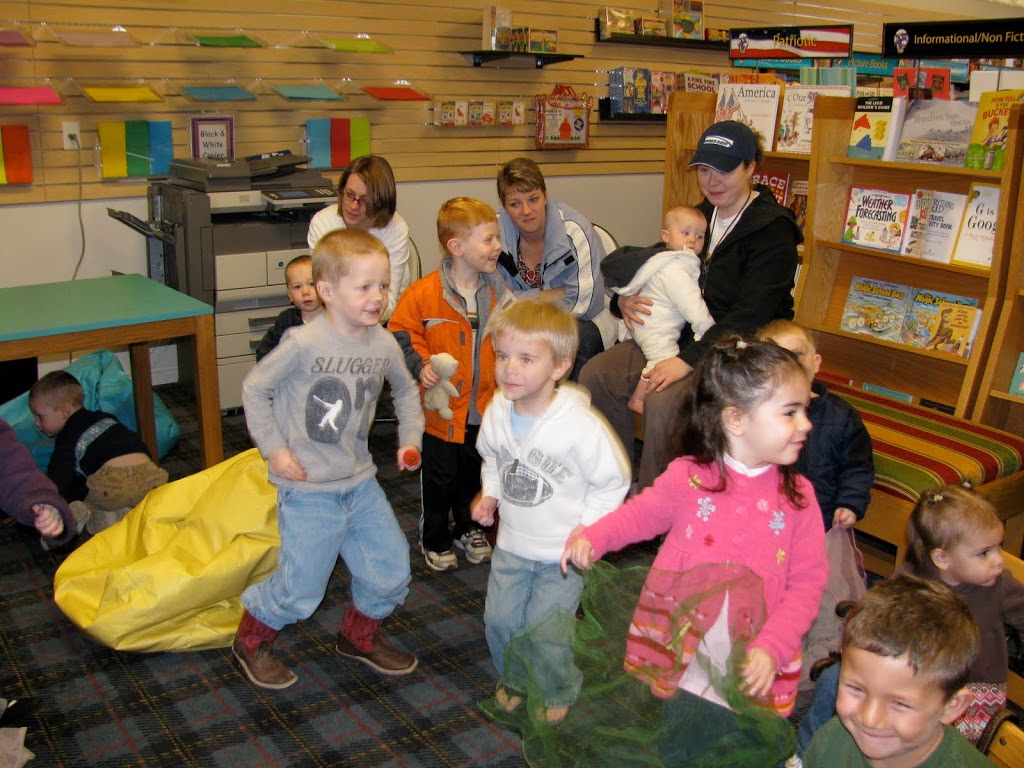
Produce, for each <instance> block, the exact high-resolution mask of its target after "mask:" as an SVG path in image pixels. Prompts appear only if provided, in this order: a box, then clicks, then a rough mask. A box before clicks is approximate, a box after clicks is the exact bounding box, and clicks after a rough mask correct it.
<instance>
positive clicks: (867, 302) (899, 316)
mask: <svg viewBox="0 0 1024 768" xmlns="http://www.w3.org/2000/svg"><path fill="white" fill-rule="evenodd" d="M913 292H914V289H913V288H911V287H910V286H909V285H901V284H899V283H889V282H886V281H884V280H874V279H872V278H868V277H854V278H853V279H852V280H850V290H849V292H848V293H847V294H846V305H845V306H844V307H843V318H842V320H841V321H840V323H839V330H841V331H847V332H849V333H863V334H866V335H868V336H873V337H874V338H876V339H884V340H886V341H896V342H898V341H899V340H900V330H901V329H902V327H903V318H904V317H905V316H906V314H907V308H908V307H909V305H910V300H911V296H912V295H913Z"/></svg>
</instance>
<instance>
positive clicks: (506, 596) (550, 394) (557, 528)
mask: <svg viewBox="0 0 1024 768" xmlns="http://www.w3.org/2000/svg"><path fill="white" fill-rule="evenodd" d="M486 332H487V333H488V334H489V335H490V336H491V337H492V338H493V340H494V350H495V378H496V380H497V385H498V388H499V391H498V392H497V393H496V394H495V395H494V399H493V400H492V401H491V404H490V406H489V407H488V409H487V412H486V413H485V414H484V418H483V423H482V424H481V426H480V434H479V437H478V438H477V450H478V451H479V453H480V456H481V458H482V459H483V469H482V472H481V476H482V477H481V484H482V489H481V496H480V498H479V499H478V500H477V501H476V502H475V503H474V505H473V509H472V515H473V519H474V520H475V521H476V522H477V523H479V524H481V525H485V526H489V525H492V524H493V523H494V517H495V514H494V513H495V511H496V510H497V508H498V503H499V500H500V503H501V519H500V522H499V524H498V539H497V546H496V547H495V549H494V554H493V557H492V559H491V574H490V578H489V580H488V582H487V601H486V606H485V608H484V626H485V629H486V635H487V645H488V647H489V648H490V650H491V658H492V659H493V660H494V665H495V667H497V669H498V674H499V676H500V680H499V682H498V687H497V690H496V692H495V699H496V701H497V703H498V705H499V706H500V707H501V708H502V709H504V710H506V711H509V712H510V711H512V710H514V709H516V708H517V707H518V706H519V705H520V704H522V702H523V697H524V696H525V695H526V693H527V682H528V678H531V679H533V680H538V681H539V682H540V683H541V686H542V688H543V698H544V701H543V707H542V708H541V709H542V713H541V717H542V718H544V719H546V720H547V721H548V722H558V721H560V720H562V719H563V718H564V717H565V716H566V714H568V711H569V706H570V705H571V704H572V703H573V702H574V701H575V700H576V696H577V694H578V693H579V689H580V683H581V681H582V674H581V673H580V671H579V670H578V669H577V668H576V667H575V666H574V665H573V663H572V648H571V634H570V633H569V632H566V633H564V635H562V637H561V640H559V641H556V642H550V643H544V644H542V645H541V644H537V645H534V646H533V647H532V654H531V657H530V658H528V659H523V658H521V656H520V655H519V654H508V655H506V649H507V647H508V644H509V641H510V640H511V639H512V636H513V635H514V634H516V633H517V632H519V631H521V630H524V629H527V628H530V627H534V626H536V625H538V624H539V623H541V622H542V621H554V622H559V621H564V625H565V627H566V628H567V629H568V628H569V627H570V626H571V624H572V621H571V620H572V619H573V617H574V615H575V613H576V609H577V608H578V607H579V601H580V594H581V592H582V591H583V578H582V577H581V576H580V574H579V573H578V572H577V571H575V570H570V571H569V573H568V574H563V573H562V571H561V569H560V566H559V560H560V558H561V553H562V549H563V548H564V546H565V542H566V540H567V539H568V538H569V536H570V535H571V534H572V533H573V532H574V531H575V530H576V529H577V528H579V527H580V526H583V525H589V524H591V523H593V522H595V521H596V520H598V519H600V518H601V517H603V516H604V515H606V514H607V513H609V512H611V511H612V510H614V509H615V508H616V507H618V505H619V504H620V503H621V502H622V500H623V498H625V495H626V491H627V490H628V488H629V480H630V470H629V464H628V462H627V460H626V454H625V451H624V450H623V449H622V446H621V444H620V443H619V441H618V439H617V438H616V437H615V435H614V433H613V432H612V431H611V429H610V428H609V427H608V425H607V424H606V423H605V421H604V419H602V418H601V416H600V415H598V414H597V412H596V411H593V410H592V409H591V408H590V398H589V396H588V395H587V394H586V391H585V390H581V389H578V388H576V387H575V386H573V385H571V384H565V383H562V384H561V385H560V384H559V382H561V380H562V379H563V378H564V377H565V376H566V374H567V373H568V372H569V370H570V369H571V368H572V364H573V360H574V359H575V356H576V346H577V344H578V335H577V330H576V321H575V320H574V319H573V318H572V316H570V315H569V314H568V313H567V312H565V311H564V310H562V309H560V308H559V307H558V306H556V305H555V304H551V303H550V302H545V301H540V300H522V301H517V302H515V303H514V304H512V305H510V306H509V307H507V308H506V309H504V310H502V311H501V312H499V313H498V314H496V315H494V316H493V317H492V318H491V320H490V322H489V323H488V326H487V329H486ZM524 662H525V663H524ZM527 666H529V667H532V668H533V670H534V672H535V673H538V672H540V673H541V674H534V675H532V676H531V675H530V673H529V671H528V669H527Z"/></svg>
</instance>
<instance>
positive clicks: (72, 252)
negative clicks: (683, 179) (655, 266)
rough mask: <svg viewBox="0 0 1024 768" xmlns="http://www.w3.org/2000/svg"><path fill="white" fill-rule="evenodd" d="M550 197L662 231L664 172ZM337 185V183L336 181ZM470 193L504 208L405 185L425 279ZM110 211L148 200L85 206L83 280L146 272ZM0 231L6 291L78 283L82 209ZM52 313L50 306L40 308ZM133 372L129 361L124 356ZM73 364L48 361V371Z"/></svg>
mask: <svg viewBox="0 0 1024 768" xmlns="http://www.w3.org/2000/svg"><path fill="white" fill-rule="evenodd" d="M546 181H547V185H548V194H549V196H550V197H552V198H554V199H556V200H563V201H565V202H566V203H568V204H570V205H572V206H573V207H575V208H577V209H579V210H580V212H582V213H583V214H584V215H585V216H587V217H588V218H590V220H591V221H593V222H594V223H596V224H600V225H601V226H603V227H605V228H606V229H607V230H608V231H610V232H611V233H612V235H614V236H615V238H616V239H617V240H618V241H619V242H620V243H622V244H625V243H630V244H635V245H647V244H650V243H653V242H655V241H656V240H657V239H658V236H659V234H660V231H661V197H662V175H661V174H631V175H625V176H611V175H609V176H579V177H568V176H562V177H548V178H547V179H546ZM332 182H335V183H336V182H337V179H336V178H332ZM459 195H465V196H469V197H476V198H479V199H481V200H485V201H487V202H489V203H491V204H492V205H494V206H495V207H497V205H498V201H497V196H498V193H497V189H496V188H495V182H494V181H484V180H468V181H443V182H440V181H439V182H414V183H408V184H399V185H398V210H399V212H400V213H401V214H402V216H403V217H404V218H405V220H406V221H407V222H408V223H409V229H410V233H411V235H412V238H413V240H414V241H415V242H416V245H417V247H418V248H419V251H420V256H421V259H422V261H423V273H424V274H427V273H428V272H431V271H433V270H434V269H436V268H437V264H438V262H439V261H440V255H441V254H440V246H439V245H438V243H437V229H436V222H437V211H438V208H439V207H440V205H441V203H443V202H444V201H445V200H447V199H448V198H451V197H456V196H459ZM107 208H114V209H116V210H122V211H127V212H128V213H132V214H134V215H135V216H138V217H139V218H140V219H143V220H144V219H146V217H147V210H146V200H145V198H141V197H137V198H120V199H114V200H89V201H86V202H84V203H82V205H81V218H82V224H83V226H84V230H85V255H84V258H83V260H82V265H81V268H80V269H79V271H78V278H87V277H101V276H105V275H109V274H110V273H111V272H112V271H116V272H138V273H141V274H145V273H146V239H145V238H144V237H143V236H142V235H140V234H138V233H136V232H135V231H134V230H132V229H129V228H128V227H126V226H125V225H124V224H122V223H120V222H119V221H117V220H115V219H112V218H110V216H109V215H108V214H107ZM0 232H3V233H4V234H5V236H4V246H3V256H2V258H0V287H10V286H18V285H31V284H34V283H49V282H59V281H62V280H71V279H72V277H73V276H74V271H75V265H76V264H77V262H78V259H79V255H80V254H81V253H82V236H81V230H80V227H79V206H78V204H77V203H73V202H70V203H43V204H35V205H9V206H0ZM39 309H40V311H41V312H45V311H46V308H45V307H40V308H39ZM122 358H123V359H122V363H123V364H124V365H125V366H126V367H127V357H126V355H124V356H122ZM64 364H66V360H64V359H62V358H46V359H45V360H43V361H41V366H40V367H41V368H42V369H43V370H44V371H46V370H50V369H52V368H57V367H62V366H63V365H64ZM152 365H153V381H154V383H157V384H162V383H166V382H169V381H175V380H176V378H177V368H176V359H175V354H174V350H173V348H172V347H162V348H157V349H154V350H153V355H152Z"/></svg>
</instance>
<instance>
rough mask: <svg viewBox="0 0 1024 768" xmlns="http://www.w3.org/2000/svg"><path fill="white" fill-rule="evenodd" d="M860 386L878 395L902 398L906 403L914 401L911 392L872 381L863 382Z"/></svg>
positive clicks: (894, 398) (896, 398)
mask: <svg viewBox="0 0 1024 768" xmlns="http://www.w3.org/2000/svg"><path fill="white" fill-rule="evenodd" d="M860 388H861V389H863V390H864V391H865V392H873V393H874V394H876V395H883V396H885V397H891V398H892V399H893V400H902V401H903V402H904V403H912V402H914V396H913V395H912V394H910V393H909V392H901V391H900V390H898V389H891V388H890V387H882V386H879V385H878V384H872V383H871V382H870V381H865V382H862V383H861V385H860Z"/></svg>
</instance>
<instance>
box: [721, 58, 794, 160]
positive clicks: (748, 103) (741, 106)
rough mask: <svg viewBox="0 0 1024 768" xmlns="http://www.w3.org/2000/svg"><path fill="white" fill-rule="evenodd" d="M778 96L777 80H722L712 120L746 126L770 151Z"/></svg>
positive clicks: (780, 88)
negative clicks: (759, 135) (733, 122)
mask: <svg viewBox="0 0 1024 768" xmlns="http://www.w3.org/2000/svg"><path fill="white" fill-rule="evenodd" d="M730 77H732V76H731V75H730ZM723 79H724V78H723ZM781 95H782V86H781V85H778V84H777V83H731V82H723V83H722V84H721V85H720V86H719V88H718V104H717V105H716V106H715V122H716V123H717V122H719V121H721V120H735V121H737V122H740V123H743V124H744V125H747V126H750V128H751V129H752V130H753V131H754V132H755V133H759V134H761V136H762V138H763V139H764V148H765V150H771V149H772V148H773V147H774V140H775V124H776V121H777V119H778V116H779V98H780V97H781Z"/></svg>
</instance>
